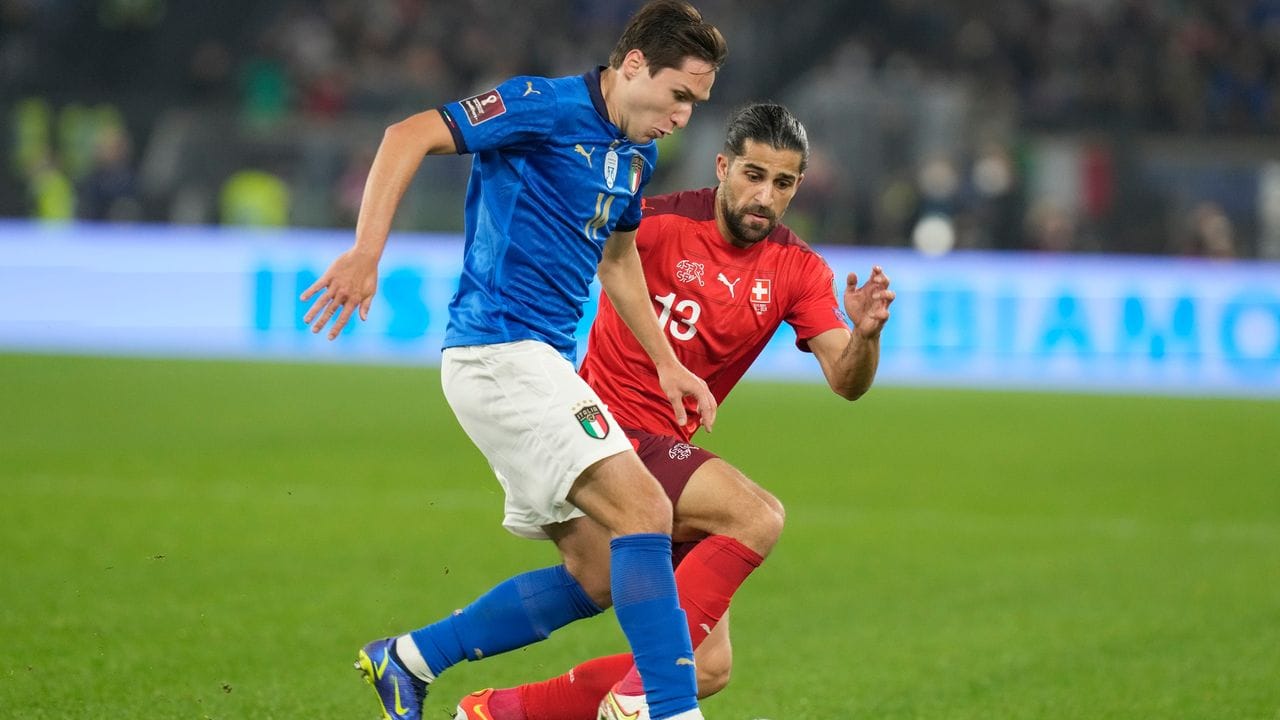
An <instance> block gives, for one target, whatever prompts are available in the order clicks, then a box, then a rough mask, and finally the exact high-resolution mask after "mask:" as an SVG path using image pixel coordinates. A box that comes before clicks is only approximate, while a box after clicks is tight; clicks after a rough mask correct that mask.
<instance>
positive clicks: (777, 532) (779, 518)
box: [760, 495, 787, 555]
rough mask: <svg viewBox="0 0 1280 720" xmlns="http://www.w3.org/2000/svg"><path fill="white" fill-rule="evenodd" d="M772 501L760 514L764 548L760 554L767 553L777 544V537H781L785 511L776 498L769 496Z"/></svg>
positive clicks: (785, 518)
mask: <svg viewBox="0 0 1280 720" xmlns="http://www.w3.org/2000/svg"><path fill="white" fill-rule="evenodd" d="M769 497H770V498H771V499H772V500H773V502H772V503H769V504H768V510H766V511H765V512H763V513H761V514H760V535H761V539H762V543H763V544H764V545H765V550H764V551H763V552H761V553H760V554H761V555H768V554H769V551H770V550H773V546H774V545H776V544H778V538H780V537H782V526H783V525H785V524H786V520H787V513H786V510H784V509H783V507H782V503H780V502H778V500H777V498H774V497H773V496H772V495H770V496H769Z"/></svg>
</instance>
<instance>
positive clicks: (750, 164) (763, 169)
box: [743, 162, 797, 180]
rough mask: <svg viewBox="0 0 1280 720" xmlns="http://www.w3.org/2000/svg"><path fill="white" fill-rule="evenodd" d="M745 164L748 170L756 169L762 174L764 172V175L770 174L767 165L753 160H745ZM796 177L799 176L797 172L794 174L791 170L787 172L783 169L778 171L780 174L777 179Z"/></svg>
mask: <svg viewBox="0 0 1280 720" xmlns="http://www.w3.org/2000/svg"><path fill="white" fill-rule="evenodd" d="M743 165H744V166H746V168H747V169H748V170H754V171H756V172H758V173H760V174H762V175H768V174H769V168H766V167H765V166H763V165H757V164H756V163H753V162H744V163H743ZM796 177H797V176H796V175H795V174H793V173H789V172H785V171H783V172H780V173H778V174H777V175H776V176H775V179H786V180H795V179H796Z"/></svg>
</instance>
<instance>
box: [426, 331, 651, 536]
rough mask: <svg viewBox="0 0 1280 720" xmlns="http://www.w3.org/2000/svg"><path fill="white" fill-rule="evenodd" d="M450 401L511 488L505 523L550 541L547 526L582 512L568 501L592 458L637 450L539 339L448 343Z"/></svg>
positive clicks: (444, 368)
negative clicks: (487, 343)
mask: <svg viewBox="0 0 1280 720" xmlns="http://www.w3.org/2000/svg"><path fill="white" fill-rule="evenodd" d="M440 374H441V378H440V382H441V385H442V386H443V388H444V396H445V399H446V400H447V401H448V402H449V406H450V407H452V408H453V414H454V415H455V416H457V418H458V422H459V423H460V424H461V425H462V429H463V430H464V431H466V433H467V435H468V436H470V438H471V441H472V442H473V443H475V445H476V447H478V448H479V449H480V452H481V453H483V454H484V456H485V459H486V460H488V461H489V466H490V467H492V468H493V473H494V475H496V476H497V477H498V482H499V483H501V484H502V488H503V490H505V491H506V507H505V511H506V514H505V517H504V518H503V521H502V525H503V527H505V528H506V529H507V530H509V531H510V532H512V533H514V534H515V535H519V536H520V537H525V538H531V539H545V538H546V537H547V535H546V533H545V532H543V530H542V526H544V525H549V524H552V523H559V522H564V521H566V520H570V519H572V518H575V517H581V516H582V515H583V512H582V511H581V510H579V509H578V508H576V507H574V506H573V505H572V504H571V503H569V501H568V500H567V499H566V498H567V496H568V494H569V489H570V488H571V487H572V486H573V482H574V480H577V479H578V476H579V475H581V474H582V471H583V470H586V469H587V468H588V467H590V466H591V465H592V464H594V463H596V462H598V461H600V460H603V459H604V458H607V457H610V456H612V455H617V454H618V453H621V452H626V451H628V450H632V445H631V441H630V440H628V439H627V436H626V435H625V434H624V433H623V432H622V430H621V429H620V428H619V427H618V426H617V424H616V423H615V422H614V421H613V417H612V416H610V415H609V410H608V408H606V407H605V405H604V403H602V402H600V398H599V397H598V396H597V395H596V393H595V391H594V390H592V389H591V387H590V386H588V385H587V383H586V382H585V381H584V380H583V379H582V378H581V377H578V373H576V372H574V370H573V365H572V364H571V363H570V362H569V361H568V360H565V359H564V357H562V356H561V355H560V353H558V352H556V351H555V349H554V348H552V347H551V346H550V345H547V344H546V343H543V342H538V341H536V340H520V341H516V342H507V343H497V344H493V345H469V346H465V347H452V348H445V350H444V353H443V355H442V357H441V361H440Z"/></svg>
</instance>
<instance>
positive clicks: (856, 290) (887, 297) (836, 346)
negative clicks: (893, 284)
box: [809, 265, 895, 400]
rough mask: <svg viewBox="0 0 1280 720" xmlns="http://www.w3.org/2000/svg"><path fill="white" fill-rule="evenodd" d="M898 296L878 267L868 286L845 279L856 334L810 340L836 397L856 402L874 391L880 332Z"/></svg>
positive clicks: (852, 277) (853, 276) (834, 334)
mask: <svg viewBox="0 0 1280 720" xmlns="http://www.w3.org/2000/svg"><path fill="white" fill-rule="evenodd" d="M894 297H895V295H894V292H893V291H892V290H890V289H889V276H888V275H885V274H884V269H883V268H881V267H880V266H879V265H876V266H875V267H873V268H872V269H871V277H870V278H869V279H868V280H867V282H866V284H865V285H863V286H862V287H858V274H857V273H849V275H848V277H847V278H846V279H845V289H844V310H845V312H846V313H847V314H848V315H849V319H850V320H852V321H853V331H852V332H850V331H848V330H843V329H841V330H828V331H827V332H825V333H822V334H821V335H818V336H817V337H815V338H813V339H811V340H810V341H809V349H810V350H812V351H813V354H814V355H815V356H817V358H818V364H819V365H821V366H822V372H823V373H824V374H825V375H826V376H827V383H828V384H829V385H830V386H831V389H832V390H833V391H835V393H836V394H837V395H839V396H840V397H843V398H845V399H847V400H857V399H858V398H860V397H862V395H863V393H865V392H866V391H867V390H869V389H870V388H871V383H872V382H873V381H874V380H875V377H876V368H877V367H878V366H879V364H880V331H881V330H883V329H884V324H885V323H886V322H888V321H889V305H891V304H892V303H893V299H894Z"/></svg>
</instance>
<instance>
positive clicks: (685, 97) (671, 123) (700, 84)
mask: <svg viewBox="0 0 1280 720" xmlns="http://www.w3.org/2000/svg"><path fill="white" fill-rule="evenodd" d="M619 75H620V77H621V83H620V85H621V86H622V87H623V88H624V91H623V94H622V95H621V96H620V98H619V100H620V102H619V105H618V127H619V128H621V129H622V131H623V132H624V133H626V135H627V138H628V139H630V140H631V141H632V142H635V143H646V142H649V141H650V140H656V139H658V138H661V137H663V136H665V135H668V134H670V133H672V132H674V131H675V130H676V128H682V127H684V126H685V125H687V124H688V123H689V118H690V116H692V115H693V108H694V105H696V104H697V103H700V102H705V101H706V100H708V99H709V98H710V97H711V86H712V85H713V84H714V83H715V81H716V71H715V67H714V66H712V65H711V64H710V63H708V62H706V61H704V60H698V59H696V58H692V57H688V58H685V59H684V62H683V63H682V64H681V65H680V67H679V68H663V69H661V70H659V71H658V72H657V73H656V74H654V75H653V76H652V77H651V76H650V75H649V64H648V62H646V61H645V59H644V53H642V52H640V51H639V50H632V51H631V52H630V53H628V54H627V56H626V58H625V59H624V60H623V62H622V67H621V68H620V70H619Z"/></svg>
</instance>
